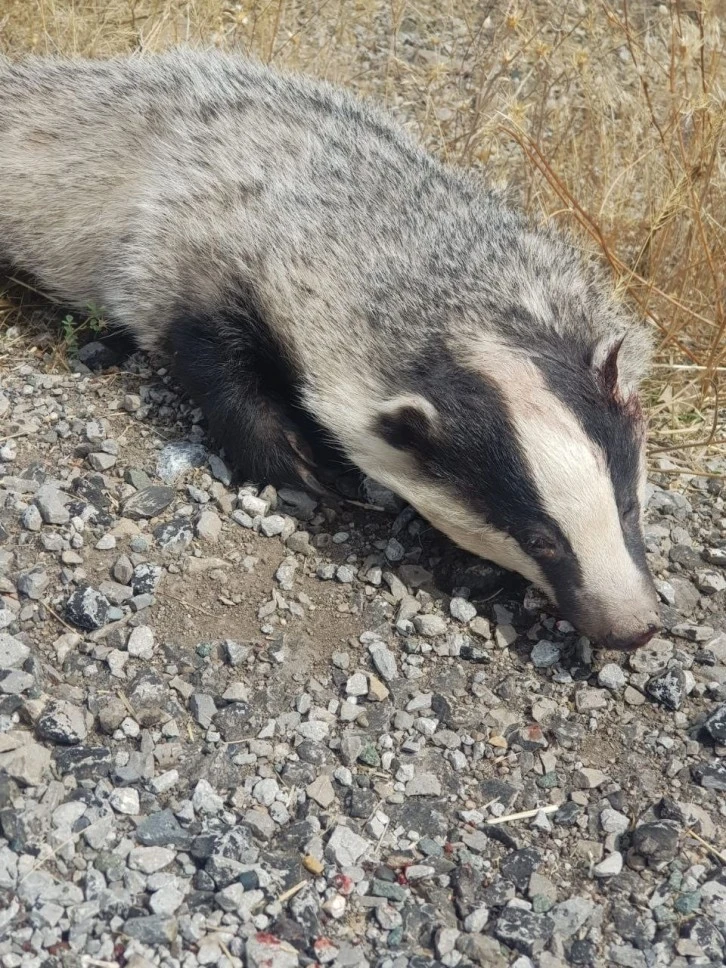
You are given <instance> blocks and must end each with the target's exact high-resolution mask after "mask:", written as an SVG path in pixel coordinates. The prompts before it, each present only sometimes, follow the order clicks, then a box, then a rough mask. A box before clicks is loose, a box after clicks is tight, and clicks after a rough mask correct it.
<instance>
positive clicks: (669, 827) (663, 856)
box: [633, 820, 680, 864]
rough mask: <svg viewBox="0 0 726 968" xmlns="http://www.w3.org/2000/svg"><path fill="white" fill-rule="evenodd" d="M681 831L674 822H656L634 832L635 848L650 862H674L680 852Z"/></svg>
mask: <svg viewBox="0 0 726 968" xmlns="http://www.w3.org/2000/svg"><path fill="white" fill-rule="evenodd" d="M679 835H680V830H679V828H678V824H677V823H675V822H674V821H673V820H654V821H652V822H651V823H644V824H641V825H640V826H639V827H636V828H635V830H634V831H633V847H634V848H635V850H636V851H637V852H638V853H639V854H640V855H641V857H645V858H647V859H648V861H650V862H652V863H654V864H660V863H664V862H667V861H669V860H673V858H674V857H675V856H676V852H677V850H678V839H679Z"/></svg>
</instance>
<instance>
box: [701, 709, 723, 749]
mask: <svg viewBox="0 0 726 968" xmlns="http://www.w3.org/2000/svg"><path fill="white" fill-rule="evenodd" d="M704 726H705V728H706V730H707V732H708V733H709V734H710V736H711V737H712V738H713V739H715V740H716V742H717V743H723V744H726V703H724V704H723V706H719V707H718V709H716V710H715V711H714V712H712V713H711V715H710V716H709V717H708V719H707V720H706V722H705V723H704Z"/></svg>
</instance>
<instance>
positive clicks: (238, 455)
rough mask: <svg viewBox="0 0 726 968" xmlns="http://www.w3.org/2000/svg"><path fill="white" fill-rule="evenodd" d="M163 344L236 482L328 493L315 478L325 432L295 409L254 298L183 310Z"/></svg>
mask: <svg viewBox="0 0 726 968" xmlns="http://www.w3.org/2000/svg"><path fill="white" fill-rule="evenodd" d="M167 345H168V350H169V355H170V357H171V360H172V362H173V366H174V369H175V372H176V375H177V378H178V379H179V382H180V383H181V384H182V386H183V387H184V388H185V390H187V392H188V393H189V394H190V396H191V397H192V398H193V399H194V400H195V401H196V403H198V404H199V406H200V407H201V408H202V411H203V412H204V415H205V417H206V418H207V422H208V424H209V429H210V432H211V434H212V436H213V437H214V438H215V440H216V441H217V443H218V444H219V445H220V446H222V447H224V450H225V452H226V454H227V456H228V458H229V460H230V462H231V463H232V464H233V465H234V467H235V469H236V470H237V471H238V473H239V474H240V477H242V478H244V479H245V480H249V481H254V482H255V483H271V484H275V485H282V484H293V485H298V486H303V487H305V488H307V489H308V490H313V491H318V492H320V493H324V492H325V488H324V487H323V486H322V485H321V484H319V483H318V481H317V479H316V476H315V473H314V467H315V458H314V453H315V450H316V442H317V441H316V438H317V437H318V436H321V435H322V431H321V429H320V428H319V427H318V426H317V425H316V424H315V422H314V421H313V419H312V418H311V417H310V415H309V414H308V413H307V412H306V411H305V410H304V409H303V408H302V407H301V406H300V402H299V401H300V394H299V389H298V387H299V384H298V380H297V374H296V372H295V368H294V366H293V365H292V364H291V363H290V361H289V359H288V358H287V356H286V355H285V354H284V353H283V352H281V350H280V348H279V347H278V345H277V344H276V342H275V340H274V338H273V336H272V334H271V333H270V331H269V329H268V328H267V326H266V325H265V324H264V321H263V319H262V317H261V315H260V313H259V312H258V311H257V309H256V307H255V305H254V301H253V300H252V299H250V298H249V297H247V298H244V299H243V298H241V297H239V296H238V297H237V298H236V299H235V300H234V302H233V303H232V304H231V305H230V307H228V308H226V309H224V310H220V311H216V312H212V313H180V314H179V315H178V316H177V318H176V319H175V320H174V322H173V323H172V324H171V326H170V329H169V336H168V341H167Z"/></svg>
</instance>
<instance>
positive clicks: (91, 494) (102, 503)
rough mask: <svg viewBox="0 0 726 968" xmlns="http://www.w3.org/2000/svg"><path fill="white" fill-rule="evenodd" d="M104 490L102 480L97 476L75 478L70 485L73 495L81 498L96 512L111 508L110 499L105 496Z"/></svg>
mask: <svg viewBox="0 0 726 968" xmlns="http://www.w3.org/2000/svg"><path fill="white" fill-rule="evenodd" d="M104 488H105V484H104V481H103V478H102V477H101V476H100V475H98V474H91V475H89V476H88V477H76V478H74V480H73V483H72V484H71V490H72V491H73V493H74V494H77V495H78V496H79V497H82V498H83V500H84V501H87V502H88V504H91V505H92V506H93V507H94V508H96V510H108V509H109V508H110V507H111V498H110V497H109V496H108V494H106V492H105V490H104Z"/></svg>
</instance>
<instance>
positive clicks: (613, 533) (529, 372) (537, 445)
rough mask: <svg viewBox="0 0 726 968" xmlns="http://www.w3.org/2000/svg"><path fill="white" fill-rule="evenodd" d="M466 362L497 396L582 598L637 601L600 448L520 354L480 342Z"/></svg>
mask: <svg viewBox="0 0 726 968" xmlns="http://www.w3.org/2000/svg"><path fill="white" fill-rule="evenodd" d="M470 365H473V366H476V367H477V368H478V369H479V371H480V372H482V371H483V372H485V373H486V375H487V377H488V378H489V379H490V380H492V381H493V382H495V383H496V385H497V386H498V388H499V390H500V392H501V393H502V395H503V396H504V399H505V401H506V403H507V408H508V410H509V415H510V419H511V420H512V423H513V426H514V429H515V431H516V433H517V436H518V437H519V441H520V444H521V447H522V452H523V454H524V456H525V458H526V460H527V462H528V464H529V467H530V473H531V475H532V478H533V481H534V483H535V485H536V487H537V490H538V491H539V493H540V496H541V498H542V501H543V504H544V510H545V511H546V512H547V513H548V514H549V515H550V517H551V518H552V519H553V520H554V521H556V522H557V524H558V526H559V527H560V529H561V530H562V532H563V534H564V535H565V536H566V537H567V539H568V541H569V542H570V545H571V547H572V550H573V552H574V554H575V556H576V558H577V561H578V562H579V564H580V567H581V568H582V571H583V578H584V583H585V590H586V593H587V594H588V595H590V596H596V597H597V598H598V599H599V600H600V601H602V602H603V603H604V604H605V605H606V607H608V608H616V607H617V606H618V604H623V603H625V605H626V607H627V600H628V599H629V598H630V597H632V598H633V600H640V599H641V598H642V596H643V594H644V593H645V588H646V583H645V581H644V579H643V576H642V575H641V574H640V572H639V570H638V568H637V567H636V565H635V563H634V562H633V560H632V558H631V557H630V554H629V553H628V550H627V548H626V547H625V542H624V539H623V535H622V531H621V527H620V515H619V512H618V508H617V504H616V501H615V493H614V489H613V484H612V479H611V477H610V474H609V472H608V468H607V462H606V459H605V455H604V453H603V452H602V450H601V448H600V447H599V446H598V445H597V444H596V443H595V442H594V441H593V440H591V439H590V438H589V437H588V436H587V434H586V433H585V431H584V430H583V428H582V426H581V425H580V423H579V421H578V420H577V418H576V417H575V415H574V414H573V413H572V412H571V411H570V410H569V409H568V408H567V407H566V406H565V404H563V403H562V402H561V401H560V400H559V399H558V398H557V397H556V396H555V395H554V394H553V393H552V392H551V391H550V390H549V389H548V387H547V386H546V384H545V382H544V379H543V377H542V374H541V372H540V371H539V369H538V368H537V367H536V366H535V364H534V363H533V362H532V361H531V360H529V359H527V358H526V357H525V356H524V355H523V354H517V353H515V352H513V351H512V350H511V349H509V348H506V347H503V346H502V345H500V344H496V343H494V344H490V343H486V344H482V345H481V346H479V347H478V349H477V351H476V353H475V354H474V356H473V357H470Z"/></svg>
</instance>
